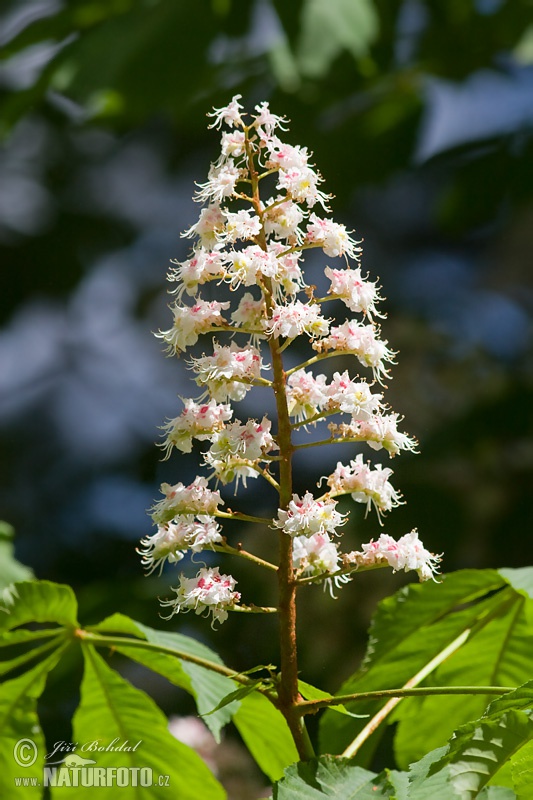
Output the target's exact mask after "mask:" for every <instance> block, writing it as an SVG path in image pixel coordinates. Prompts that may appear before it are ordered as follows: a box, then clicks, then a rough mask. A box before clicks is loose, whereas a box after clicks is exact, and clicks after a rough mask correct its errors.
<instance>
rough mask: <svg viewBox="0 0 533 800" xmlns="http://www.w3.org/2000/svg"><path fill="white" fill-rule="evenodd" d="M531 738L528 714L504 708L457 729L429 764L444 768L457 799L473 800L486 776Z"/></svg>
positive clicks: (436, 770)
mask: <svg viewBox="0 0 533 800" xmlns="http://www.w3.org/2000/svg"><path fill="white" fill-rule="evenodd" d="M532 740H533V722H532V718H531V715H528V714H526V713H524V712H523V711H513V710H511V711H507V712H505V713H504V714H502V715H501V716H499V717H496V718H492V717H491V718H490V719H480V720H477V721H476V722H471V723H468V724H467V725H463V726H462V727H461V728H459V729H458V730H457V731H456V732H455V734H454V736H453V739H452V741H451V743H450V746H449V748H448V751H447V753H446V754H445V755H444V756H443V757H442V758H441V760H440V761H439V762H437V763H436V764H435V765H434V766H433V767H432V770H431V771H432V772H433V773H436V772H439V771H440V770H441V769H442V768H443V767H448V766H449V770H450V775H451V782H452V784H453V786H454V788H455V790H456V791H457V793H458V795H459V796H460V797H461V800H473V798H475V797H477V796H478V793H479V792H480V791H481V789H482V788H483V787H484V786H485V785H486V784H487V783H488V781H489V780H490V778H491V777H492V776H493V775H495V774H496V773H497V772H498V770H499V769H500V768H501V767H502V766H503V765H504V764H505V763H506V762H507V761H508V760H509V759H510V758H511V757H512V756H513V755H514V754H515V753H517V752H518V751H519V750H521V748H523V747H524V745H526V744H527V743H528V742H530V741H532Z"/></svg>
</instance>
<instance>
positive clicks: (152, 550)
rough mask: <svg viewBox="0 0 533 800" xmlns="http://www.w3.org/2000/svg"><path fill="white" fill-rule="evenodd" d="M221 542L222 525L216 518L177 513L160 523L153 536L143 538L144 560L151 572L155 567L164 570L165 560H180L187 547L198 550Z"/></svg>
mask: <svg viewBox="0 0 533 800" xmlns="http://www.w3.org/2000/svg"><path fill="white" fill-rule="evenodd" d="M220 542H222V536H221V534H220V526H219V525H218V523H217V522H216V520H215V519H214V518H213V517H210V516H208V515H207V514H200V515H199V516H198V517H195V516H194V515H192V514H186V515H180V516H177V517H176V518H175V519H174V520H172V521H171V522H167V523H166V524H165V525H158V527H157V532H156V533H155V534H153V536H146V537H145V538H144V539H141V544H142V545H143V549H142V550H138V552H139V554H140V555H141V556H142V559H141V563H142V565H143V566H144V567H146V569H147V574H148V575H151V574H152V572H154V571H155V570H156V569H159V573H161V571H162V569H163V566H164V564H165V562H167V561H168V563H169V564H173V563H177V562H178V561H181V559H182V558H183V557H184V556H185V553H186V552H187V550H191V551H192V552H193V553H198V552H200V551H201V550H204V549H205V548H206V547H211V546H212V545H213V544H218V543H220Z"/></svg>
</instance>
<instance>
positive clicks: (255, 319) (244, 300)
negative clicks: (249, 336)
mask: <svg viewBox="0 0 533 800" xmlns="http://www.w3.org/2000/svg"><path fill="white" fill-rule="evenodd" d="M264 314H265V303H264V301H263V300H255V299H254V297H253V296H252V295H251V294H250V292H245V293H244V294H243V296H242V297H241V300H240V302H239V305H238V306H237V308H236V310H235V311H234V312H233V313H232V315H231V320H232V322H233V323H234V324H235V325H242V326H243V327H244V328H246V329H248V330H249V329H252V330H253V331H254V333H256V334H258V333H259V332H260V331H261V329H262V327H263V320H264Z"/></svg>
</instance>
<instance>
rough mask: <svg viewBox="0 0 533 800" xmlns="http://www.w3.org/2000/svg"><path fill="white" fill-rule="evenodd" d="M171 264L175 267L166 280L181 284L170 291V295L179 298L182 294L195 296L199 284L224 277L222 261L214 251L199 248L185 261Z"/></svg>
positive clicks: (219, 255)
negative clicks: (175, 295)
mask: <svg viewBox="0 0 533 800" xmlns="http://www.w3.org/2000/svg"><path fill="white" fill-rule="evenodd" d="M173 263H174V264H176V265H177V266H176V267H172V269H171V270H170V271H169V273H168V280H169V281H171V282H172V281H177V282H179V283H180V284H181V285H180V286H178V288H177V289H174V290H173V291H172V294H177V296H178V297H181V295H182V294H183V292H187V294H189V295H195V294H196V292H197V290H198V286H199V285H200V284H203V283H206V281H209V280H211V279H212V278H214V277H220V278H221V277H223V275H224V260H223V258H222V256H221V254H220V253H218V252H217V251H216V250H213V251H210V250H204V249H203V248H201V247H200V248H198V250H195V251H194V253H193V255H192V256H191V258H189V259H188V260H187V261H183V262H182V263H180V262H179V261H174V262H173Z"/></svg>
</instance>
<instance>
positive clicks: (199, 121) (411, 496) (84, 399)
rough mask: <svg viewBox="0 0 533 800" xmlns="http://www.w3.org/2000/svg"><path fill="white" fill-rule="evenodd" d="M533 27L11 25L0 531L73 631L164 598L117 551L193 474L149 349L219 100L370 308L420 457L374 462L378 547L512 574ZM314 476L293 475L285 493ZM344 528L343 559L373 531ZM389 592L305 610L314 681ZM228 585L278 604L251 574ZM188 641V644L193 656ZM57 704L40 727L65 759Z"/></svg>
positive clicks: (455, 15) (338, 20) (524, 480)
mask: <svg viewBox="0 0 533 800" xmlns="http://www.w3.org/2000/svg"><path fill="white" fill-rule="evenodd" d="M531 14H532V4H531V0H357V2H355V1H351V0H294V1H293V2H284V0H271V1H269V0H257V1H256V2H249V1H248V0H211V2H209V1H208V0H199V1H198V2H196V3H189V2H186V1H185V0H68V2H67V1H66V0H65V1H64V2H56V1H55V0H40V2H34V0H24V1H23V2H21V0H9V1H8V0H5V2H4V3H3V4H2V8H1V10H0V22H1V23H2V26H1V27H2V39H1V41H0V45H1V50H0V59H1V60H0V129H1V133H2V135H3V149H2V152H0V247H1V259H2V260H1V263H2V268H1V269H0V320H1V321H2V324H3V325H4V329H3V330H2V331H0V370H1V371H2V374H3V380H2V384H3V388H2V389H1V390H0V515H1V516H2V517H4V518H6V519H9V521H10V522H12V523H13V524H14V525H15V526H16V528H17V531H18V537H17V542H18V548H19V550H20V558H21V559H22V560H23V561H25V563H28V564H29V565H30V566H31V567H32V568H33V569H34V570H35V571H36V573H37V574H38V575H39V577H41V578H50V579H54V580H58V581H66V582H69V583H72V584H74V585H75V586H76V589H77V592H78V595H79V597H80V602H81V605H82V607H83V609H84V613H85V614H86V615H87V616H88V617H89V618H94V619H95V620H96V619H99V618H102V617H103V616H105V615H106V614H109V613H112V612H114V611H122V612H124V613H128V614H130V615H131V616H133V617H134V618H136V619H140V620H142V621H143V622H144V623H145V624H148V625H154V626H157V625H158V619H157V613H158V607H157V601H156V598H157V596H162V595H165V594H166V592H167V591H168V584H169V582H172V581H175V575H174V573H172V575H170V573H169V574H165V575H163V577H162V578H161V579H157V578H151V579H144V578H143V577H142V576H141V574H140V566H139V563H138V557H137V556H136V554H135V552H134V547H135V544H136V540H137V539H138V538H140V536H141V535H143V532H144V533H146V532H147V531H148V529H149V524H148V521H147V520H146V519H145V516H144V508H146V506H147V505H149V503H150V497H154V496H155V495H156V493H157V488H156V487H157V484H158V483H159V482H160V481H161V480H172V482H175V480H176V479H180V478H181V477H182V476H188V475H190V474H192V475H194V474H195V472H196V466H195V464H196V462H195V461H194V459H192V458H187V457H185V456H181V457H179V458H178V459H175V460H173V461H171V463H170V464H165V465H161V464H160V463H159V462H158V457H159V453H158V451H157V449H156V448H155V447H153V445H152V440H153V439H154V438H156V436H157V431H156V429H155V428H156V425H157V424H160V422H161V421H162V418H163V417H164V416H165V414H169V415H170V414H173V413H174V407H173V406H172V402H171V400H169V399H168V398H174V397H175V395H176V394H178V393H179V394H185V395H187V394H188V393H189V391H190V390H185V387H184V385H183V384H180V383H179V382H178V380H179V379H177V378H174V375H175V373H176V372H177V371H179V367H178V368H176V365H175V364H170V363H169V362H167V363H164V360H163V359H162V357H161V356H160V355H158V348H157V345H154V346H152V344H151V342H150V331H151V330H154V329H157V327H159V326H160V325H163V324H165V325H166V322H167V319H166V310H165V307H164V306H165V298H164V295H163V291H164V289H163V283H164V272H165V264H166V262H167V261H168V259H169V258H173V257H178V258H182V257H184V256H185V253H186V247H185V245H184V244H183V243H180V242H179V239H178V234H179V232H180V230H183V229H184V228H185V227H187V224H190V221H192V220H191V213H192V212H191V204H190V202H189V200H188V199H186V198H189V199H190V196H191V194H192V191H193V181H194V180H201V179H202V176H203V175H204V174H205V173H206V172H207V165H208V161H209V159H210V158H212V157H213V155H214V153H215V152H216V142H217V136H216V134H214V133H213V132H212V131H211V132H208V131H207V130H206V118H205V114H206V112H207V111H208V110H209V109H210V107H211V106H213V105H214V106H221V105H224V104H226V103H227V102H228V100H229V98H230V97H231V96H232V95H233V94H236V93H240V94H242V95H243V97H244V101H243V102H244V103H245V105H246V106H248V107H250V106H253V104H255V103H257V102H260V101H262V100H265V99H267V100H269V101H270V103H271V106H272V108H273V110H274V111H275V112H276V113H278V114H285V115H286V116H287V117H288V118H289V119H290V120H291V125H290V134H289V136H290V141H292V142H294V143H296V142H298V143H301V144H303V145H306V146H308V147H309V148H310V149H311V150H312V151H313V152H314V154H315V159H316V162H317V164H318V166H319V168H320V170H321V172H322V173H323V174H324V176H325V178H326V189H327V191H331V192H332V193H333V194H334V195H335V199H334V201H333V209H334V213H335V216H336V217H337V218H339V220H341V221H346V222H347V223H348V225H349V227H353V226H354V224H356V225H357V231H358V233H363V234H364V237H365V260H364V266H365V267H368V268H369V269H370V270H371V274H372V276H373V277H375V276H376V275H380V276H381V279H382V283H383V286H384V294H385V295H387V296H388V298H389V300H388V302H387V310H388V311H389V316H390V318H389V319H388V320H386V321H385V322H384V326H383V327H384V332H385V336H386V338H388V339H389V341H390V344H391V346H392V347H393V348H394V349H399V350H400V351H401V355H400V358H399V364H398V366H397V367H395V369H394V381H393V382H392V385H391V388H390V393H391V398H390V399H391V403H392V405H393V407H394V408H398V409H401V410H402V412H403V413H405V416H406V420H405V428H406V430H407V431H409V432H411V433H413V434H415V435H417V436H418V438H419V439H420V442H421V452H422V454H421V455H420V456H417V457H414V458H411V457H409V456H406V457H403V458H402V459H395V460H394V462H393V467H394V469H395V473H396V474H395V484H397V485H398V486H399V488H401V490H402V491H403V493H404V495H405V499H406V501H407V505H406V506H403V507H402V508H401V509H398V510H397V511H396V513H395V514H394V515H392V517H391V518H390V520H387V522H386V531H387V533H390V534H391V535H401V534H403V533H405V531H406V530H409V529H410V528H412V527H413V526H414V525H418V526H419V528H420V534H421V537H422V539H423V540H424V542H425V544H426V545H427V546H428V547H430V549H432V550H434V551H438V552H441V551H444V552H445V560H444V566H445V569H446V570H449V569H452V568H457V567H462V566H468V567H486V566H488V567H500V566H504V565H507V566H515V567H519V566H522V565H524V563H528V562H529V560H530V556H529V553H528V549H527V546H526V545H525V544H524V540H525V533H524V532H525V530H527V524H528V521H529V520H530V518H531V511H530V487H531V479H532V472H533V445H532V436H531V433H532V432H531V425H532V414H531V399H532V398H531V391H532V381H531V354H530V350H529V349H528V346H529V341H530V340H529V339H528V337H529V336H530V329H529V328H528V323H527V322H526V321H525V320H526V319H527V315H528V313H530V311H531V306H532V297H533V291H532V288H531V283H530V273H531V256H530V254H531V249H532V247H533V241H532V239H533V235H532V231H533V224H532V218H533V213H532V191H533V182H532V181H531V180H530V176H531V174H533V136H532V126H533V114H532V113H531V108H532V105H531V91H532V86H533V72H532V69H533V68H532V67H531V55H530V44H528V42H529V43H530V41H531ZM528 37H529V38H528ZM528 48H529V49H528ZM496 90H497V93H496V94H492V92H496ZM354 221H355V223H354ZM320 266H321V267H323V266H324V265H323V264H321V265H320ZM315 267H318V265H315V264H312V265H311V267H310V268H311V269H315ZM99 282H100V283H99ZM49 342H50V344H49ZM144 342H146V344H144ZM158 359H159V360H160V361H161V362H162V363H161V367H159V366H157V367H151V366H150V365H151V364H152V363H154V364H155V363H157V364H159V361H158ZM158 370H160V371H158ZM150 403H152V404H153V405H152V406H151V405H150ZM147 409H148V410H147ZM250 413H254V411H253V410H250ZM97 423H98V425H99V426H100V427H97V428H94V429H93V425H96V424H97ZM97 434H98V435H97ZM89 445H92V446H91V447H89ZM340 457H343V458H344V457H345V454H344V453H343V454H342V456H341V455H339V458H340ZM327 458H330V456H329V454H327V455H326V456H325V459H326V460H327ZM331 459H332V460H335V454H332V455H331ZM313 469H314V464H313V463H310V462H302V463H301V465H300V468H299V471H298V483H299V486H298V487H297V490H300V491H301V490H305V488H307V487H308V486H309V485H310V481H313V482H314V480H316V476H315V473H314V471H313ZM249 493H250V499H249V500H247V502H249V503H250V504H252V505H254V504H257V505H261V504H265V506H266V504H267V500H268V496H266V497H265V495H264V494H260V490H258V489H257V487H252V488H251V489H250V492H249ZM96 506H97V507H98V513H96V511H95V508H96ZM267 513H268V512H267ZM352 519H353V523H352V524H351V530H350V531H349V532H347V535H348V534H349V535H350V536H353V537H355V540H356V541H357V542H360V541H361V540H368V539H370V538H371V537H372V536H375V535H376V531H377V524H375V522H374V520H371V519H369V520H363V518H362V515H358V513H357V510H356V511H355V512H354V513H353V515H352ZM228 533H229V535H234V536H242V537H243V538H244V537H245V536H246V531H245V530H243V528H239V529H238V531H235V532H233V531H229V532H228ZM270 548H271V544H270V542H269V541H267V540H265V541H264V542H260V543H259V544H258V549H259V550H261V551H264V553H265V555H268V552H269V549H270ZM402 582H403V578H402V577H401V576H393V575H384V574H383V575H382V576H380V580H379V581H376V579H375V577H374V576H368V575H363V576H361V579H360V580H359V581H357V582H354V583H353V584H351V585H349V586H348V587H345V588H344V589H343V590H342V591H341V592H339V597H338V600H337V601H336V602H335V603H334V604H333V605H332V601H331V600H330V599H329V598H328V597H326V596H324V595H323V594H322V593H321V592H319V591H317V590H316V589H313V588H310V589H308V590H306V594H305V601H304V602H305V607H306V616H307V620H304V619H302V645H301V660H302V663H305V664H306V667H307V671H306V677H307V678H308V679H309V680H310V681H311V682H313V683H318V684H320V685H321V686H323V687H324V688H329V689H334V688H335V687H336V686H337V685H338V684H339V682H340V681H341V680H343V679H345V678H347V677H348V676H349V675H350V674H351V673H352V672H353V670H354V669H355V667H356V665H357V661H358V658H359V657H360V656H361V654H362V651H363V646H364V641H363V637H364V631H365V630H366V626H367V623H368V620H369V618H370V615H371V613H372V611H373V610H374V607H375V603H376V601H377V600H378V599H379V598H381V597H383V596H384V595H386V594H388V593H390V592H391V591H392V590H393V589H395V588H397V587H398V586H400V585H401V584H402ZM239 588H240V589H241V591H242V592H243V593H246V592H247V591H249V592H250V593H256V594H257V595H260V596H264V597H265V598H266V602H268V596H269V593H270V592H271V591H272V587H270V586H269V585H263V584H262V583H261V582H260V581H258V580H257V577H256V575H255V574H249V573H248V572H246V571H245V570H244V571H243V572H242V575H240V576H239ZM302 605H303V603H302ZM354 609H357V612H354ZM303 616H304V615H302V618H303ZM196 622H197V621H196V620H192V619H190V618H189V617H186V618H184V620H180V621H179V625H180V626H181V629H184V630H185V631H186V632H191V631H194V632H195V635H197V636H200V637H202V638H204V639H205V640H206V641H207V642H210V641H212V633H211V631H210V630H208V629H206V626H205V625H202V623H201V622H200V626H198V625H196ZM234 626H236V627H234ZM237 626H238V628H239V635H238V636H237V633H236V632H237ZM318 630H321V631H322V632H321V634H320V636H321V638H320V640H319V641H318V642H317V640H316V638H315V637H316V631H318ZM241 631H242V635H241ZM274 634H275V630H274V623H272V622H271V621H270V620H266V621H265V622H264V623H262V628H261V635H258V626H257V622H255V621H252V622H250V621H249V620H241V619H239V620H238V622H234V621H230V622H228V623H227V625H226V626H225V627H224V628H223V630H222V631H220V632H218V633H217V635H216V647H217V649H219V648H220V649H221V652H222V655H223V657H224V659H225V660H226V661H227V662H228V663H231V664H232V665H237V664H239V666H242V667H243V668H246V667H247V666H250V665H251V664H253V663H257V662H261V663H269V662H271V661H272V660H273V659H274V658H275V656H274V652H275V649H274V648H273V644H272V642H273V639H274ZM237 640H238V641H237ZM236 642H237V643H236ZM339 642H343V643H344V645H343V658H342V659H341V658H339V655H338V654H339ZM325 674H329V675H330V680H331V684H330V686H326V685H325V684H326V681H325V680H324V675H325ZM60 683H61V681H59V682H58V685H57V686H56V687H55V689H54V687H53V686H52V687H51V688H50V697H51V699H50V701H49V707H48V712H46V710H45V711H44V719H45V721H46V724H47V725H48V726H49V727H51V729H52V730H54V726H55V732H56V734H57V735H56V738H57V739H66V738H68V733H67V732H66V729H65V724H66V723H65V721H64V720H65V718H66V717H67V716H68V711H69V710H71V708H70V709H66V711H65V710H64V709H63V710H60V711H58V708H59V707H60V706H58V694H60V693H61V691H62V688H63V687H62V686H59V684H60ZM172 692H173V690H172V691H167V694H166V695H165V697H164V698H163V699H162V701H161V702H162V705H163V707H164V708H165V709H166V710H167V711H170V710H172V709H174V708H175V706H176V702H177V700H176V694H175V693H172ZM45 697H46V695H45ZM64 703H67V705H68V701H66V700H65V701H64ZM71 705H72V704H71ZM47 714H48V716H47ZM52 735H53V734H52ZM378 758H379V754H378Z"/></svg>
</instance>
